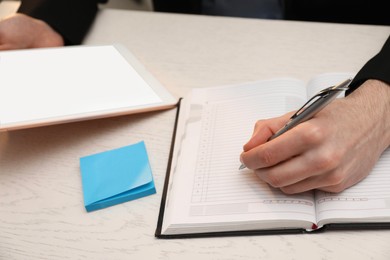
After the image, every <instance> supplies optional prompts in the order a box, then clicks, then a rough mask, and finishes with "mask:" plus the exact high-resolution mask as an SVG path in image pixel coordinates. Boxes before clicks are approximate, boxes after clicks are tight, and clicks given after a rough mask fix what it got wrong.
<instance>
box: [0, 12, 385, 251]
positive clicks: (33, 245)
mask: <svg viewBox="0 0 390 260" xmlns="http://www.w3.org/2000/svg"><path fill="white" fill-rule="evenodd" d="M389 33H390V27H385V26H368V25H340V24H325V23H304V22H286V21H270V20H255V19H241V18H227V17H205V16H190V15H180V14H159V13H151V12H135V11H124V10H113V9H105V10H102V11H101V12H100V13H99V14H98V16H97V19H96V22H95V23H94V25H93V27H92V29H91V30H90V33H89V34H88V35H87V37H86V39H85V44H99V45H100V44H113V43H121V44H123V45H125V46H126V47H127V48H128V49H129V50H130V51H132V52H133V53H134V55H135V56H136V57H137V58H138V59H139V60H140V61H141V62H142V63H143V64H145V66H146V67H147V68H148V69H149V70H150V71H151V72H152V73H153V74H154V75H155V76H156V77H157V79H158V80H160V81H161V82H162V83H163V84H164V85H165V86H166V87H167V88H168V89H169V90H170V91H171V93H172V94H174V95H175V96H176V97H181V96H184V95H185V94H186V93H187V92H188V91H189V90H190V89H191V88H194V87H208V86H215V85H225V84H235V83H242V82H246V81H253V80H261V79H268V78H274V77H282V76H289V77H296V78H299V79H302V80H305V81H307V80H309V79H310V78H311V77H312V76H315V75H317V74H321V73H325V72H356V71H357V70H358V69H359V68H360V67H361V66H362V65H363V64H364V63H365V61H367V60H368V59H369V58H370V57H372V56H373V55H374V54H375V53H376V52H377V51H378V50H379V49H380V48H381V46H382V45H383V43H384V42H385V40H386V38H387V37H388V35H389ZM175 112H176V111H175V109H171V110H166V111H160V112H153V113H145V114H138V115H131V116H121V117H114V118H108V119H99V120H90V121H84V122H77V123H69V124H62V125H55V126H48V127H41V128H33V129H26V130H18V131H13V132H4V133H0V259H346V258H347V257H348V259H390V246H389V245H390V231H389V230H381V231H331V232H328V231H327V232H323V233H318V234H298V235H267V236H248V237H223V238H222V237H217V238H200V239H176V240H161V239H156V238H155V237H154V231H155V228H156V223H157V217H158V212H159V206H160V200H161V194H162V190H163V183H164V178H165V171H166V167H167V161H168V153H169V146H170V140H171V135H172V131H173V124H174V118H175ZM140 140H144V141H145V143H146V147H147V150H148V154H149V159H150V163H151V167H152V171H153V175H154V179H155V184H156V189H157V194H155V195H152V196H148V197H145V198H142V199H139V200H135V201H130V202H127V203H123V204H120V205H116V206H113V207H110V208H106V209H103V210H98V211H95V212H91V213H87V212H86V211H85V209H84V206H83V195H82V190H81V178H80V169H79V158H80V157H82V156H85V155H89V154H93V153H98V152H102V151H105V150H108V149H113V148H117V147H122V146H125V145H129V144H132V143H135V142H138V141H140Z"/></svg>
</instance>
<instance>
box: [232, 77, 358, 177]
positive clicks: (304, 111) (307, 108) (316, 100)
mask: <svg viewBox="0 0 390 260" xmlns="http://www.w3.org/2000/svg"><path fill="white" fill-rule="evenodd" d="M351 81H352V79H350V78H349V79H347V80H344V81H343V82H341V83H340V84H338V85H335V86H331V87H328V88H325V89H323V90H321V91H320V92H318V93H317V94H316V95H314V96H313V97H312V98H310V99H309V101H307V102H306V103H305V104H304V105H303V106H302V107H301V108H300V109H298V111H297V112H296V113H295V114H294V115H293V116H292V117H291V118H290V119H289V120H288V122H287V124H285V125H284V127H282V128H281V129H280V130H278V131H277V132H276V133H275V134H273V135H272V136H271V137H270V138H269V139H268V141H271V140H273V139H275V138H276V137H278V136H280V135H282V134H284V133H285V132H287V131H288V130H290V129H291V128H293V127H295V126H297V125H298V124H300V123H302V122H305V121H307V120H309V119H310V118H312V117H313V116H314V115H315V114H317V113H318V112H319V111H321V110H322V109H323V108H324V107H325V106H326V105H328V104H329V103H330V102H331V101H332V100H334V99H335V98H336V97H337V96H338V95H339V94H340V93H341V92H343V91H345V90H347V89H348V85H349V83H351ZM244 168H246V166H245V164H241V166H240V167H239V170H242V169H244Z"/></svg>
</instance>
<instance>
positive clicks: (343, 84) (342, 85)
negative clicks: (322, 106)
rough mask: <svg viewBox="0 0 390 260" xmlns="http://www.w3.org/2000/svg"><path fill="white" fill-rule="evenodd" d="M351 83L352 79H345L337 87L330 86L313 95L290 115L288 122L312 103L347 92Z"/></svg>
mask: <svg viewBox="0 0 390 260" xmlns="http://www.w3.org/2000/svg"><path fill="white" fill-rule="evenodd" d="M351 81H352V79H347V80H344V81H343V82H341V83H340V84H338V85H334V86H331V87H328V88H325V89H323V90H321V91H319V92H318V93H317V94H315V95H314V96H313V97H311V98H310V99H309V100H308V101H307V102H306V103H305V104H304V105H303V106H302V107H301V108H300V109H298V110H297V112H295V114H294V115H292V117H291V118H290V120H289V121H291V120H293V119H294V118H296V117H297V116H299V115H300V114H301V113H302V112H303V111H305V110H306V108H308V107H310V106H311V105H312V104H313V103H315V102H317V100H319V99H321V98H325V97H327V96H328V95H330V94H332V93H334V92H342V91H346V90H348V88H349V87H348V85H349V83H350V82H351Z"/></svg>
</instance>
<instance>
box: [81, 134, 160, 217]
mask: <svg viewBox="0 0 390 260" xmlns="http://www.w3.org/2000/svg"><path fill="white" fill-rule="evenodd" d="M80 169H81V180H82V186H83V194H84V205H85V209H86V210H87V211H88V212H89V211H93V210H97V209H102V208H106V207H109V206H113V205H116V204H119V203H123V202H126V201H129V200H134V199H138V198H141V197H144V196H147V195H151V194H154V193H156V189H155V186H154V181H153V175H152V171H151V169H150V164H149V159H148V155H147V153H146V148H145V144H144V142H143V141H142V142H139V143H136V144H133V145H129V146H125V147H122V148H118V149H114V150H110V151H106V152H102V153H98V154H93V155H89V156H85V157H82V158H80Z"/></svg>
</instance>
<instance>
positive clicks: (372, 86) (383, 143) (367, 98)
mask: <svg viewBox="0 0 390 260" xmlns="http://www.w3.org/2000/svg"><path fill="white" fill-rule="evenodd" d="M346 101H347V102H349V101H350V102H351V109H354V108H356V109H358V108H364V111H361V112H362V113H364V114H363V115H361V116H360V118H363V117H364V118H365V120H367V124H366V125H367V127H368V128H369V129H367V131H368V132H369V133H372V134H373V135H374V136H371V138H373V140H372V141H373V142H376V143H377V144H378V146H380V147H381V148H380V149H381V150H382V151H383V150H384V149H386V148H387V147H389V146H390V85H389V84H387V83H385V82H383V81H379V80H367V81H365V82H364V83H363V84H362V85H361V86H360V87H359V88H358V89H356V90H355V91H354V92H353V93H351V95H349V96H347V97H346ZM354 104H356V107H353V105H354ZM357 116H358V115H357ZM360 124H364V122H360ZM364 127H366V126H364V125H361V126H358V125H357V126H356V131H361V130H362V129H361V128H364ZM369 133H368V134H367V135H369ZM368 137H369V136H367V138H368Z"/></svg>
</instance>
